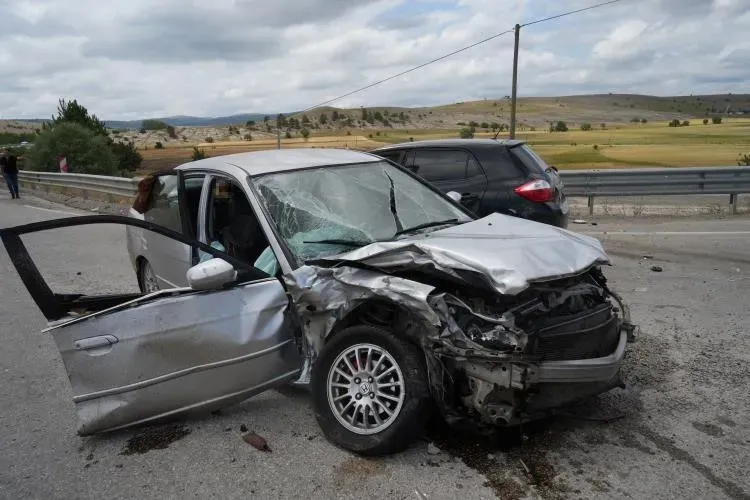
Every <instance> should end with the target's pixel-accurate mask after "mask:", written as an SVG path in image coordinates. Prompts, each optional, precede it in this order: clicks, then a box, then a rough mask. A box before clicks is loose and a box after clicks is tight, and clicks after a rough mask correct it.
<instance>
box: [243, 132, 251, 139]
mask: <svg viewBox="0 0 750 500" xmlns="http://www.w3.org/2000/svg"><path fill="white" fill-rule="evenodd" d="M243 139H245V140H246V141H252V140H253V135H252V134H251V133H250V132H248V133H247V134H245V136H244V137H243Z"/></svg>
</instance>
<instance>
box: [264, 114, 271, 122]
mask: <svg viewBox="0 0 750 500" xmlns="http://www.w3.org/2000/svg"><path fill="white" fill-rule="evenodd" d="M270 119H271V117H270V116H268V115H266V116H264V117H263V123H268V120H270Z"/></svg>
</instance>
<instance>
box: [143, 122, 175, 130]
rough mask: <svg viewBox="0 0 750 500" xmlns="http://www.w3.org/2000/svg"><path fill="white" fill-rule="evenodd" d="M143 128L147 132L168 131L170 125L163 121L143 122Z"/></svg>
mask: <svg viewBox="0 0 750 500" xmlns="http://www.w3.org/2000/svg"><path fill="white" fill-rule="evenodd" d="M141 127H142V128H145V129H146V130H167V128H168V127H169V125H168V124H166V123H165V122H163V121H161V120H143V122H142V123H141Z"/></svg>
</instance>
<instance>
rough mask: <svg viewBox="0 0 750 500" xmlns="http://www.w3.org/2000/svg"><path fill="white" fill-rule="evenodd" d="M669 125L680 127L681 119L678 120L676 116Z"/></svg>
mask: <svg viewBox="0 0 750 500" xmlns="http://www.w3.org/2000/svg"><path fill="white" fill-rule="evenodd" d="M669 126H670V127H679V126H680V120H678V119H677V118H675V119H674V120H672V121H671V122H669Z"/></svg>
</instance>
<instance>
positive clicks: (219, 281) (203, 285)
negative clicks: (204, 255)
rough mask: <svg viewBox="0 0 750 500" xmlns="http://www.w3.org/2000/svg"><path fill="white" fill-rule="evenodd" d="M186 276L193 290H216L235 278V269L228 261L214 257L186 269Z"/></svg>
mask: <svg viewBox="0 0 750 500" xmlns="http://www.w3.org/2000/svg"><path fill="white" fill-rule="evenodd" d="M186 277H187V282H188V284H189V285H190V288H192V289H193V290H218V289H220V288H221V287H223V286H224V285H226V284H228V283H231V282H232V281H234V280H235V279H236V278H237V270H236V269H235V268H234V266H233V265H232V264H230V263H229V262H227V261H225V260H223V259H219V258H214V259H209V260H207V261H205V262H201V263H200V264H196V265H195V266H193V267H191V268H190V269H188V271H187V274H186Z"/></svg>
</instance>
